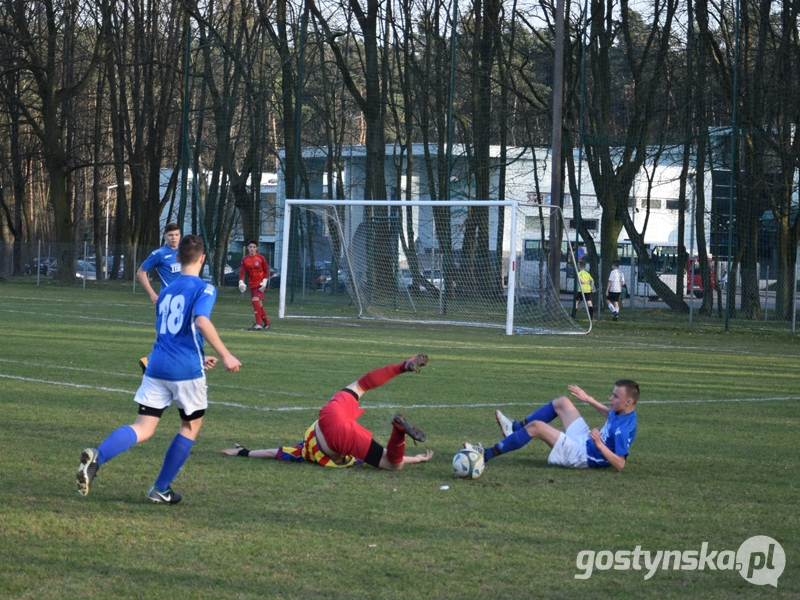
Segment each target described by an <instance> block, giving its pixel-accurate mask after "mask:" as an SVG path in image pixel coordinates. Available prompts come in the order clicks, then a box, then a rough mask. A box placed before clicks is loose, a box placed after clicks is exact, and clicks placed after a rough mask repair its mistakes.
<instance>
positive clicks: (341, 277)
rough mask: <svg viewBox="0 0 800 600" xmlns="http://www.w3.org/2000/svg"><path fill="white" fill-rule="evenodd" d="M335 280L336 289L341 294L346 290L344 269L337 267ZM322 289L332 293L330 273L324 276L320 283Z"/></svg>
mask: <svg viewBox="0 0 800 600" xmlns="http://www.w3.org/2000/svg"><path fill="white" fill-rule="evenodd" d="M337 281H338V285H337V286H336V289H337V291H338V293H339V294H343V293H344V292H346V291H347V272H346V271H345V270H344V269H339V271H338V274H337ZM322 289H323V290H324V291H325V293H326V294H332V293H333V278H332V277H331V276H330V274H329V275H328V276H327V277H326V278H325V281H324V282H323V284H322Z"/></svg>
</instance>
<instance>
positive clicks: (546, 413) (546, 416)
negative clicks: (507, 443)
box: [514, 402, 558, 430]
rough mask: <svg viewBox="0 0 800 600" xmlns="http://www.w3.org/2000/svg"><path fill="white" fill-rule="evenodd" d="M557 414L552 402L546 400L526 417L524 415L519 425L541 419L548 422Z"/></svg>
mask: <svg viewBox="0 0 800 600" xmlns="http://www.w3.org/2000/svg"><path fill="white" fill-rule="evenodd" d="M557 416H558V415H557V414H556V409H555V407H554V406H553V403H552V402H548V403H547V404H545V405H544V406H542V407H541V408H539V409H538V410H536V411H534V412H532V413H531V414H529V415H528V416H527V417H525V419H524V420H523V421H522V424H521V427H522V426H525V425H527V424H528V423H533V422H534V421H542V422H543V423H550V422H551V421H553V420H554V419H555V418H556V417H557ZM514 425H515V426H516V423H514ZM515 430H516V427H515Z"/></svg>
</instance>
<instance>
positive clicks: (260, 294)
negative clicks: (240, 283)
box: [250, 287, 264, 301]
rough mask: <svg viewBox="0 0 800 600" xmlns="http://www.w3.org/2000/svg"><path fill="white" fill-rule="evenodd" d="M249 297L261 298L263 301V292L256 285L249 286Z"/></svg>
mask: <svg viewBox="0 0 800 600" xmlns="http://www.w3.org/2000/svg"><path fill="white" fill-rule="evenodd" d="M250 297H251V298H252V299H253V300H262V301H263V300H264V292H262V291H261V290H260V289H258V288H257V287H254V288H250Z"/></svg>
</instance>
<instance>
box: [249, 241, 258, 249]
mask: <svg viewBox="0 0 800 600" xmlns="http://www.w3.org/2000/svg"><path fill="white" fill-rule="evenodd" d="M250 244H255V245H256V248H258V242H257V241H255V240H250V241H249V242H247V245H248V246H249V245H250Z"/></svg>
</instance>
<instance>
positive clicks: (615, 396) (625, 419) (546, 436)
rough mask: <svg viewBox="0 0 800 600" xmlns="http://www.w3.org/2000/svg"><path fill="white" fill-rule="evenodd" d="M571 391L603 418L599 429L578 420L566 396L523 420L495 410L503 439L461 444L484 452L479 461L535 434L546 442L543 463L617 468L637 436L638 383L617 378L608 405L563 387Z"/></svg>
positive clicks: (572, 387)
mask: <svg viewBox="0 0 800 600" xmlns="http://www.w3.org/2000/svg"><path fill="white" fill-rule="evenodd" d="M567 389H568V390H569V391H570V393H571V394H572V396H573V397H574V398H575V399H577V400H580V401H581V402H586V403H587V404H591V405H592V406H593V407H594V408H595V409H596V410H597V412H599V413H600V414H601V415H603V416H604V417H606V422H605V425H603V428H602V429H599V430H598V429H592V430H591V431H589V426H588V425H587V424H586V421H584V420H583V417H581V415H580V413H579V412H578V409H577V408H575V405H574V404H573V403H572V401H571V400H570V399H569V398H567V397H566V396H561V397H560V398H556V399H555V400H553V401H552V402H550V403H548V404H545V405H544V406H542V407H541V408H539V409H538V410H536V411H535V412H533V413H531V414H530V415H528V416H527V417H525V419H523V420H522V421H512V420H511V419H509V418H508V417H506V416H505V415H504V414H503V413H501V412H500V411H499V410H498V411H495V418H496V419H497V422H498V423H499V424H500V429H502V430H503V436H504V437H503V439H502V440H500V441H499V442H497V443H496V444H495V445H494V446H492V447H491V448H486V449H484V448H483V447H482V446H481V445H480V444H478V445H473V444H464V447H465V448H468V449H471V450H475V451H477V452H481V453H483V457H484V460H491V459H492V458H495V457H497V456H499V455H501V454H506V453H507V452H512V451H514V450H519V449H520V448H522V447H523V446H524V445H525V444H527V443H528V442H530V441H531V438H535V437H536V438H539V439H540V440H542V441H544V442H545V443H546V444H547V445H548V446H550V448H551V451H550V456H549V457H548V459H547V462H548V463H550V464H552V465H558V466H560V467H568V468H573V469H585V468H587V467H608V466H611V467H614V468H615V469H616V470H617V471H622V469H623V467H625V463H626V461H627V458H628V452H629V450H630V446H631V444H632V443H633V440H634V438H635V437H636V410H635V409H636V402H638V400H639V384H638V383H636V382H635V381H633V380H631V379H620V380H619V381H617V382H616V383H615V384H614V391H613V392H612V393H611V396H610V397H609V399H608V401H609V406H606V405H604V404H601V403H600V402H598V401H597V400H595V399H594V398H592V397H591V396H589V394H587V393H586V392H584V391H583V390H582V389H581V388H579V387H578V386H577V385H570V386H567ZM556 417H559V418H560V419H561V423H562V425H563V426H564V431H559V430H558V429H556V428H555V427H553V426H551V425H549V423H550V422H551V421H553V420H554V419H555V418H556Z"/></svg>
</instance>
